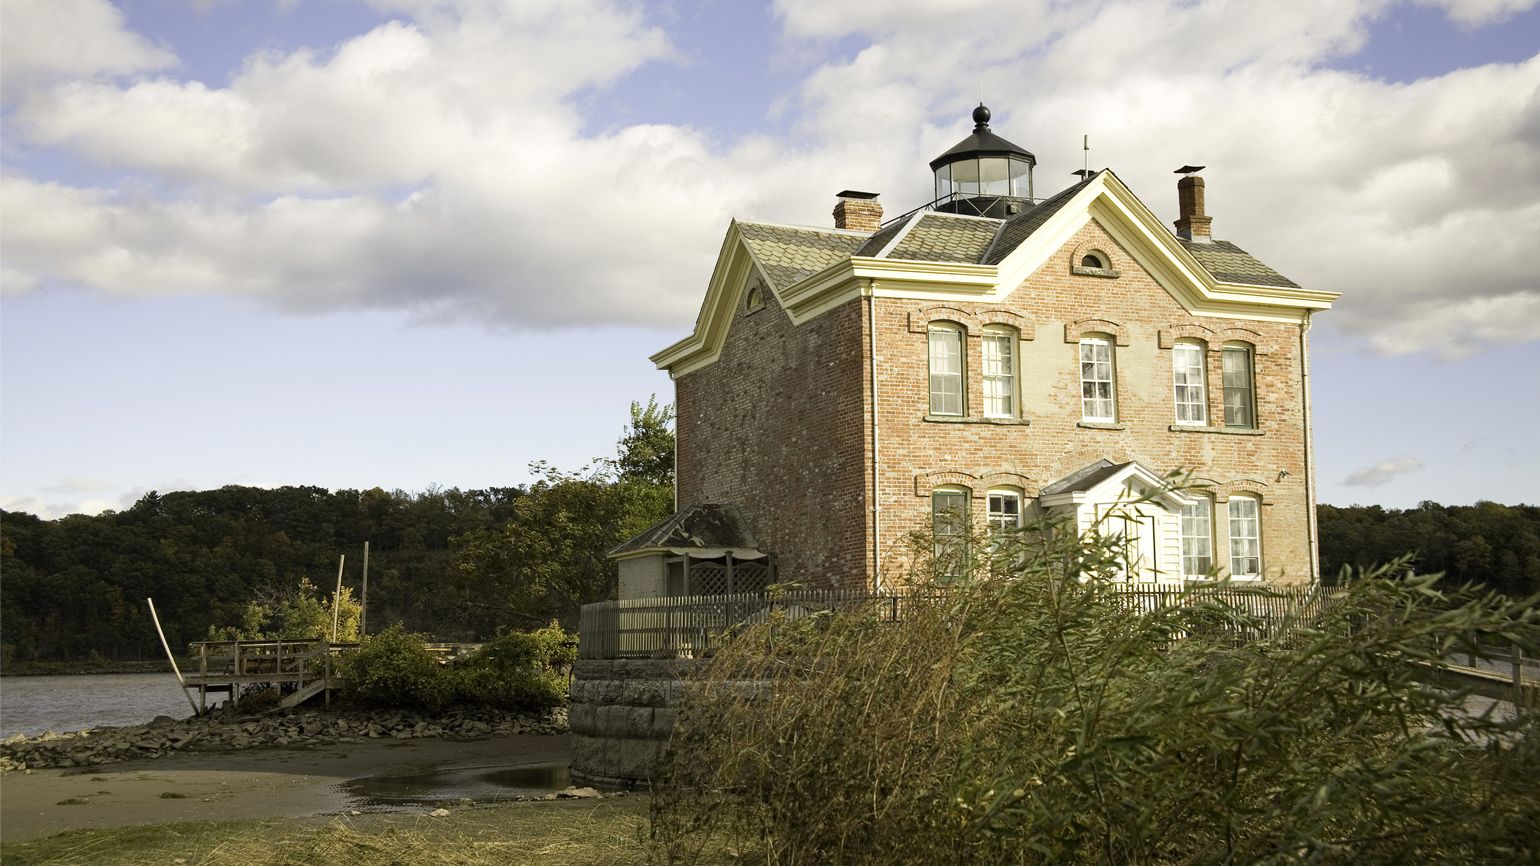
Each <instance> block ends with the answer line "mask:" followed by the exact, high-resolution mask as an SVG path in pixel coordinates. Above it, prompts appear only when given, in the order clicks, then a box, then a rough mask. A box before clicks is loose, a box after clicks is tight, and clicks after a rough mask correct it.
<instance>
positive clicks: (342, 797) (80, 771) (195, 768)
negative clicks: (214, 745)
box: [0, 734, 569, 842]
mask: <svg viewBox="0 0 1540 866" xmlns="http://www.w3.org/2000/svg"><path fill="white" fill-rule="evenodd" d="M568 743H569V738H568V737H567V736H565V735H561V736H540V735H531V734H516V735H512V736H502V737H485V738H480V739H473V740H454V739H426V738H425V739H404V740H397V739H382V740H365V741H362V742H356V743H339V744H334V745H325V746H311V747H303V746H297V747H287V748H260V749H247V750H244V751H234V752H222V753H190V754H176V755H168V756H166V757H163V758H160V759H158V760H154V761H132V762H126V763H115V764H108V765H103V766H100V767H83V768H76V769H69V770H33V771H31V772H30V773H21V772H9V773H5V774H4V775H0V839H3V840H4V841H6V842H16V841H21V840H23V839H31V838H35V837H38V836H46V835H50V834H53V833H57V832H60V831H63V830H76V829H88V828H101V827H118V826H126V825H132V824H156V823H164V822H171V821H217V820H228V819H239V818H285V817H301V816H310V815H323V814H341V813H346V812H348V811H350V810H353V809H364V810H370V809H377V808H381V807H379V806H378V805H371V801H370V800H369V799H368V798H367V797H365V796H363V795H361V794H360V791H363V790H367V789H369V788H370V785H368V784H357V783H356V780H362V779H373V780H388V779H395V778H397V777H400V778H403V779H415V780H422V779H424V778H428V779H442V780H443V781H444V782H445V784H444V785H443V786H442V787H441V789H440V790H441V791H442V792H443V795H444V796H446V797H450V798H453V797H454V796H455V795H456V793H457V792H456V791H455V784H456V780H461V781H463V780H465V779H470V778H485V779H493V780H497V779H499V778H504V779H508V778H511V779H515V780H517V779H519V778H522V777H521V776H519V774H518V768H529V767H540V766H549V765H553V764H559V765H563V766H564V765H565V764H566V762H567V757H568ZM483 771H484V772H483ZM350 782H353V783H355V784H351V785H350V784H348V783H350ZM514 784H518V782H517V781H515V782H514ZM384 787H385V788H387V789H388V788H389V785H385V786H384ZM487 790H490V789H489V788H488V787H487V785H485V784H482V785H481V786H480V787H479V788H476V789H475V790H473V791H471V792H470V793H471V796H472V798H473V799H477V800H478V801H479V800H480V799H481V798H480V797H479V796H478V795H477V793H476V791H482V792H485V791H487ZM399 808H407V809H411V808H419V809H421V810H422V811H427V810H429V809H431V808H432V806H430V805H421V806H411V805H404V806H401V807H399Z"/></svg>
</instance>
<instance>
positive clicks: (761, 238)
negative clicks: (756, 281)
mask: <svg viewBox="0 0 1540 866" xmlns="http://www.w3.org/2000/svg"><path fill="white" fill-rule="evenodd" d="M738 231H739V232H740V233H741V234H742V235H743V243H744V246H747V247H748V248H749V251H750V252H751V253H753V255H754V261H756V262H758V263H759V266H760V269H761V270H762V271H763V272H764V275H765V279H767V280H769V281H770V284H771V288H772V289H783V288H786V287H787V286H793V285H796V284H797V283H800V282H802V281H803V280H805V279H807V278H808V277H810V276H812V275H813V274H816V273H818V272H819V271H821V270H823V269H824V268H827V267H828V266H830V265H832V264H834V263H835V262H838V261H840V260H841V259H848V258H850V256H852V255H854V254H855V252H856V251H857V250H859V249H860V248H861V245H862V244H864V243H866V241H867V237H868V236H867V235H866V234H864V233H862V232H852V231H841V230H839V229H816V228H812V227H810V226H781V225H774V224H771V223H751V222H741V221H740V222H739V223H738Z"/></svg>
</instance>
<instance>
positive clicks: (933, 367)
mask: <svg viewBox="0 0 1540 866" xmlns="http://www.w3.org/2000/svg"><path fill="white" fill-rule="evenodd" d="M930 413H931V414H932V415H961V414H963V357H962V331H961V330H958V329H954V328H932V329H931V331H930Z"/></svg>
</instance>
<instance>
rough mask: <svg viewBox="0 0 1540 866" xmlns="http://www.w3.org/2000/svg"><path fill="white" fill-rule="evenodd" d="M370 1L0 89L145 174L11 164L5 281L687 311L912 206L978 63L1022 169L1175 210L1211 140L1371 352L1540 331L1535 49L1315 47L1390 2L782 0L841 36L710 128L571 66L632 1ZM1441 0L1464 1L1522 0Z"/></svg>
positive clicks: (616, 316)
mask: <svg viewBox="0 0 1540 866" xmlns="http://www.w3.org/2000/svg"><path fill="white" fill-rule="evenodd" d="M375 5H377V6H379V7H380V8H382V9H384V10H386V11H387V12H389V13H391V14H394V15H397V16H399V18H400V20H398V21H394V22H391V23H388V24H384V25H381V26H379V27H377V28H375V29H373V30H371V31H370V32H368V33H364V34H361V35H359V36H358V37H356V38H354V39H352V40H349V41H347V42H345V43H343V44H342V45H340V46H337V48H336V50H335V51H334V52H331V53H328V54H325V55H322V54H318V53H316V52H313V51H298V52H291V53H265V54H260V55H256V56H253V57H251V58H249V59H248V60H247V62H246V64H245V66H244V67H243V68H242V69H241V70H240V71H239V73H238V74H237V75H235V76H234V77H233V78H232V80H231V81H230V82H229V83H228V85H227V86H223V87H214V86H208V85H205V84H200V83H198V82H181V81H174V80H170V79H150V80H139V81H130V82H124V83H113V82H107V81H102V80H100V79H95V78H92V77H91V76H90V75H86V74H82V75H80V76H79V77H78V78H77V80H74V81H70V82H66V83H64V84H62V85H59V86H50V87H43V86H37V87H33V88H32V89H30V90H28V91H27V92H26V93H25V94H23V95H22V96H21V97H19V98H17V99H15V100H14V105H15V112H14V117H13V120H12V121H11V122H10V123H9V125H10V126H12V127H13V132H14V133H15V134H18V135H20V136H22V137H23V138H25V139H26V140H27V141H28V142H30V143H31V144H33V145H40V146H44V147H54V148H60V149H67V150H69V151H72V152H73V153H75V154H79V155H82V156H84V157H86V158H89V159H91V160H93V161H95V162H98V163H101V164H104V165H108V166H113V167H119V168H123V169H127V170H130V171H131V172H133V173H134V175H135V176H137V177H140V178H147V179H148V180H147V181H145V182H143V183H141V184H140V185H135V186H129V185H125V186H123V187H120V188H116V189H97V190H92V189H76V188H70V187H66V186H61V185H57V184H50V183H47V182H43V181H40V180H32V179H27V178H24V177H14V176H13V177H10V178H8V179H6V181H5V186H4V190H3V195H4V199H5V206H6V211H7V214H8V216H9V217H12V218H8V219H7V220H6V223H5V227H4V230H5V236H4V242H5V247H6V264H5V267H4V269H3V271H0V286H3V288H4V290H5V291H7V292H20V291H29V290H35V289H36V287H38V286H46V285H48V284H51V283H69V284H77V285H86V286H92V287H95V288H98V289H100V290H102V291H106V292H110V293H114V294H121V295H140V294H164V293H176V292H215V291H219V292H228V293H234V294H239V295H244V296H248V297H255V298H259V299H262V300H264V301H266V302H268V303H271V304H273V305H276V306H279V307H283V308H289V309H326V308H337V307H365V306H381V307H405V308H412V309H416V310H419V311H421V312H423V313H424V314H426V315H432V316H449V317H474V318H478V319H484V320H486V321H488V322H489V323H492V324H501V325H511V326H515V327H517V326H539V325H565V324H574V323H579V322H596V321H598V322H649V323H666V324H672V325H675V326H680V327H682V326H684V325H686V324H687V323H688V322H689V320H690V317H691V316H692V315H693V313H694V311H695V307H696V305H697V304H698V303H699V298H700V292H701V290H702V287H703V285H704V282H705V279H706V276H707V273H708V269H709V267H710V261H711V257H712V256H713V255H714V254H715V252H716V243H717V240H718V239H719V238H720V236H721V233H722V231H723V229H724V227H725V224H726V222H727V220H728V218H729V217H731V216H735V215H736V216H743V217H748V218H762V219H774V220H781V221H798V222H814V223H820V224H821V223H826V222H827V220H828V217H827V213H828V207H829V205H830V193H832V192H833V191H834V190H837V189H840V188H842V187H856V188H868V189H877V190H881V191H883V192H884V193H885V195H884V201H885V203H886V204H887V206H888V207H889V209H890V212H897V210H899V209H903V208H907V207H910V206H913V205H915V204H918V203H919V202H920V201H921V200H922V199H923V197H924V195H925V193H926V191H927V188H928V177H927V173H926V169H925V165H924V163H925V161H926V160H928V159H929V158H930V157H932V156H934V155H935V154H937V153H939V152H940V151H941V150H943V149H945V148H946V147H948V146H950V145H951V144H952V143H953V142H954V141H956V140H957V139H958V138H961V137H962V135H964V134H965V133H966V131H967V128H968V123H967V120H966V114H967V111H968V108H969V107H970V106H971V104H972V102H973V100H974V99H975V97H976V94H977V92H978V87H979V85H980V84H982V85H983V86H984V91H985V95H986V98H987V99H988V101H990V102H991V103H992V105H993V106H994V107H995V108H996V123H995V128H996V129H997V131H999V132H1001V133H1002V134H1004V135H1006V136H1007V137H1009V138H1011V139H1013V140H1016V141H1018V142H1019V143H1021V144H1023V145H1025V146H1027V147H1028V148H1029V149H1032V150H1033V151H1035V152H1036V153H1037V155H1038V157H1039V160H1040V164H1039V170H1038V179H1039V190H1040V191H1041V192H1051V191H1053V190H1055V189H1056V188H1058V186H1059V185H1060V184H1061V183H1067V182H1068V179H1069V171H1070V170H1071V169H1073V168H1078V167H1079V165H1080V153H1079V143H1080V136H1081V134H1082V133H1089V134H1090V136H1091V143H1092V147H1093V150H1092V154H1091V157H1092V162H1093V163H1094V164H1095V165H1096V166H1101V165H1111V166H1112V167H1113V168H1115V169H1116V170H1117V171H1118V173H1119V174H1120V176H1122V177H1123V178H1124V179H1125V180H1127V181H1128V182H1129V183H1130V185H1131V186H1132V187H1133V188H1134V189H1135V190H1136V191H1137V192H1138V193H1140V194H1141V195H1142V196H1143V197H1144V198H1145V200H1146V202H1147V203H1149V204H1150V205H1151V206H1152V207H1153V208H1154V209H1155V210H1156V212H1157V213H1161V214H1162V215H1164V216H1165V217H1166V218H1168V219H1169V218H1171V217H1174V215H1175V214H1174V213H1173V211H1174V209H1175V195H1174V190H1173V189H1172V188H1171V187H1172V185H1173V184H1172V177H1171V174H1170V170H1171V169H1172V168H1173V167H1175V166H1177V165H1180V164H1182V163H1185V162H1196V163H1207V164H1208V165H1209V166H1210V169H1209V172H1208V174H1207V177H1208V182H1209V187H1208V191H1209V204H1210V210H1211V212H1212V213H1213V214H1214V216H1215V230H1216V234H1217V235H1219V236H1220V237H1225V238H1229V239H1234V240H1236V241H1237V242H1239V243H1240V244H1241V245H1242V246H1243V247H1246V248H1248V249H1250V250H1252V251H1253V252H1255V253H1257V254H1258V255H1259V256H1261V257H1262V258H1263V259H1264V260H1266V261H1268V262H1269V263H1271V264H1273V265H1274V266H1275V267H1277V268H1278V269H1279V270H1281V271H1283V272H1284V273H1286V274H1288V275H1290V276H1292V277H1294V278H1295V279H1296V280H1298V281H1300V282H1301V283H1303V284H1306V285H1308V286H1311V287H1315V288H1323V289H1331V290H1335V291H1341V292H1343V293H1344V294H1343V299H1342V301H1341V302H1340V303H1339V307H1338V309H1337V310H1336V311H1334V312H1333V313H1331V314H1330V315H1331V316H1332V317H1333V321H1334V322H1335V323H1336V324H1337V325H1338V326H1339V327H1340V329H1341V330H1343V331H1345V332H1348V333H1352V334H1356V335H1359V336H1361V337H1363V338H1364V339H1365V340H1367V341H1368V342H1369V343H1370V344H1371V345H1372V346H1373V347H1374V348H1375V349H1376V350H1378V351H1381V352H1387V353H1395V352H1404V351H1418V350H1432V351H1436V352H1439V353H1442V354H1444V355H1447V356H1459V355H1462V354H1465V353H1468V352H1470V351H1472V350H1474V349H1477V348H1479V347H1480V346H1482V345H1485V344H1488V343H1493V342H1513V341H1521V340H1527V339H1533V338H1534V335H1535V334H1537V333H1540V304H1537V302H1536V298H1537V297H1540V288H1537V285H1536V280H1535V278H1534V276H1533V273H1532V268H1531V267H1530V264H1529V261H1528V259H1529V253H1528V250H1527V249H1526V245H1527V244H1528V239H1529V238H1531V237H1535V236H1540V56H1537V57H1536V58H1534V59H1531V60H1530V61H1528V62H1525V63H1521V64H1515V65H1492V66H1487V67H1482V68H1478V69H1469V70H1462V71H1458V72H1455V73H1452V74H1449V75H1444V76H1441V77H1437V78H1431V79H1425V80H1422V81H1418V82H1416V83H1412V84H1393V83H1386V82H1382V81H1377V80H1373V79H1369V78H1365V77H1363V76H1360V75H1355V74H1350V73H1345V72H1339V71H1334V70H1332V69H1329V68H1326V67H1325V66H1323V64H1324V63H1326V62H1328V61H1330V60H1332V59H1334V58H1337V57H1340V56H1344V55H1347V54H1350V53H1351V52H1353V51H1355V50H1357V49H1358V48H1359V47H1361V46H1362V45H1363V44H1364V42H1365V39H1366V37H1367V33H1368V28H1369V26H1370V24H1371V23H1372V22H1373V21H1374V20H1375V19H1376V17H1377V16H1381V15H1383V14H1385V12H1386V10H1387V8H1388V0H1358V2H1341V0H1302V2H1300V3H1295V4H1291V5H1288V6H1279V5H1278V4H1253V5H1247V6H1244V7H1239V6H1237V5H1236V4H1231V3H1223V2H1208V3H1201V2H1200V3H1188V2H1176V0H1117V2H1109V3H1103V4H1100V5H1090V4H1073V5H1060V4H1052V3H1049V2H1046V0H1029V2H1021V0H968V2H967V3H957V4H932V3H925V2H919V0H905V2H900V3H893V4H888V3H884V4H881V5H880V10H879V9H878V8H877V7H876V6H874V5H872V4H863V3H848V4H847V3H838V4H836V3H827V2H821V0H820V2H814V0H782V2H780V3H778V4H777V13H778V15H779V18H780V20H781V22H782V24H783V27H784V31H785V35H786V38H787V39H788V40H794V41H796V43H797V46H798V48H799V50H813V51H817V50H821V49H818V48H817V47H816V46H818V45H824V46H837V45H848V44H849V43H850V40H854V41H855V42H856V43H857V44H864V47H862V48H860V49H859V50H857V51H855V52H854V53H853V54H849V55H842V56H838V57H833V58H830V59H828V60H826V61H825V62H823V63H822V64H820V65H818V66H816V68H813V69H811V70H810V71H809V72H808V74H807V76H806V77H805V79H804V81H803V83H802V84H801V86H800V88H799V89H798V90H797V91H796V92H795V93H794V94H792V95H790V96H789V97H788V98H786V99H785V100H784V101H783V110H784V111H785V112H786V113H787V114H788V116H789V118H790V120H791V125H790V128H791V132H790V134H789V135H787V136H785V137H775V138H772V137H766V136H756V137H748V138H743V139H741V140H738V141H736V142H731V143H729V144H727V145H723V144H721V143H719V141H718V140H717V139H715V138H713V137H712V136H711V135H710V134H709V132H708V131H705V130H700V129H695V128H691V127H688V126H680V125H645V124H643V125H635V126H629V127H618V128H590V127H588V126H585V124H584V118H583V117H582V114H581V112H580V111H579V110H578V109H577V108H576V107H575V106H576V105H578V104H580V103H581V102H582V101H583V100H584V99H585V98H587V97H586V94H589V93H591V92H592V91H593V90H594V89H595V88H605V87H609V86H612V85H614V84H615V83H616V82H618V81H622V80H624V79H625V77H626V76H627V75H629V74H631V73H632V72H634V71H635V70H636V69H638V68H640V67H641V66H643V65H645V64H648V63H655V62H669V60H670V58H671V57H672V53H671V48H670V46H669V40H668V38H667V36H666V34H664V33H662V32H660V31H659V30H658V29H657V28H655V27H653V26H652V25H650V24H649V23H648V21H647V20H646V19H645V18H643V17H642V15H641V14H640V13H639V12H638V10H637V8H636V7H633V6H630V5H621V4H619V3H618V2H606V0H585V2H583V3H558V2H556V0H546V2H528V3H518V4H505V3H496V2H492V0H467V2H462V3H453V2H449V0H376V2H375ZM1443 5H1444V7H1445V8H1446V9H1447V11H1448V14H1449V15H1450V16H1452V17H1453V18H1454V19H1455V20H1459V21H1462V22H1464V21H1475V22H1486V21H1491V20H1500V19H1501V18H1502V17H1503V16H1505V15H1508V14H1511V13H1512V12H1513V11H1515V10H1517V9H1519V8H1520V7H1521V6H1524V5H1526V4H1524V3H1521V2H1513V0H1449V2H1447V3H1444V4H1443ZM287 14H293V15H299V14H303V10H302V8H301V9H297V10H294V11H292V12H289V13H287ZM980 21H988V22H989V26H986V27H981V26H979V22H980ZM119 24H121V22H120V21H119ZM129 35H130V36H131V34H129ZM134 38H137V37H134ZM810 40H811V41H810ZM139 43H143V40H139ZM808 46H814V47H812V48H809V47H808ZM788 50H790V49H788ZM827 50H831V51H832V50H842V49H836V48H832V47H831V48H828V49H827ZM139 68H142V66H141V67H139ZM938 119H939V120H938ZM15 215H26V218H25V219H17V218H14V217H15Z"/></svg>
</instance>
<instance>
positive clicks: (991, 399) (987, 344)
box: [984, 327, 1016, 418]
mask: <svg viewBox="0 0 1540 866" xmlns="http://www.w3.org/2000/svg"><path fill="white" fill-rule="evenodd" d="M984 415H985V416H986V417H989V418H1014V417H1016V332H1015V331H1013V330H1011V329H1010V328H1002V327H991V328H985V329H984Z"/></svg>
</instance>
